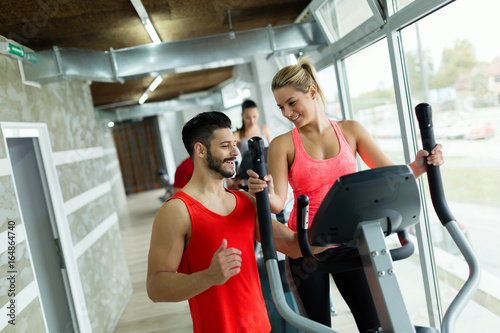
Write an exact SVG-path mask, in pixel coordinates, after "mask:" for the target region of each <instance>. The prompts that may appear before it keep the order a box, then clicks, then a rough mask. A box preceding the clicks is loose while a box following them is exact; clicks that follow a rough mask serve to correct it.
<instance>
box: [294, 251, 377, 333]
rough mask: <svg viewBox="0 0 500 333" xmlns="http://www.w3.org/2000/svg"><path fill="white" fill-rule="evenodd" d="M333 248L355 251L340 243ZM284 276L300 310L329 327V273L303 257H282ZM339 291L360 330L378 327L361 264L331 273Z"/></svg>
mask: <svg viewBox="0 0 500 333" xmlns="http://www.w3.org/2000/svg"><path fill="white" fill-rule="evenodd" d="M335 250H336V252H343V253H348V252H350V251H356V252H357V251H358V250H357V249H355V248H350V247H347V246H341V247H338V248H336V249H335ZM286 271H287V279H288V283H289V285H290V288H291V289H292V290H293V293H294V296H295V300H296V301H297V306H298V308H299V310H300V311H301V314H302V315H304V316H306V317H308V318H309V319H311V320H314V321H317V322H319V323H322V324H324V325H327V326H328V327H331V325H332V324H331V313H330V278H329V273H323V272H318V271H316V270H313V269H312V268H311V267H309V266H308V265H307V264H306V263H305V261H304V259H303V258H297V259H293V258H289V257H287V258H286ZM332 277H333V280H334V281H335V284H336V285H337V288H338V290H339V291H340V294H341V295H342V297H343V298H344V300H345V302H346V303H347V305H348V306H349V308H350V310H351V312H352V314H353V317H354V320H355V321H356V325H357V326H358V329H359V331H360V332H365V331H368V330H370V329H376V328H378V327H380V322H379V320H378V316H377V312H376V309H375V305H374V303H373V299H372V296H371V293H370V288H369V286H368V281H367V280H366V276H365V272H364V270H363V268H362V267H361V268H359V269H355V270H350V271H346V272H342V273H334V274H332Z"/></svg>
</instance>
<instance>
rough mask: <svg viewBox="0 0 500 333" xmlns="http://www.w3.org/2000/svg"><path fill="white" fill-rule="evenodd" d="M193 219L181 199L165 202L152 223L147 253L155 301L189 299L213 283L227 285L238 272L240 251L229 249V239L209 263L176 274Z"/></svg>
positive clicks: (150, 288) (149, 287) (151, 295)
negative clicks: (201, 267)
mask: <svg viewBox="0 0 500 333" xmlns="http://www.w3.org/2000/svg"><path fill="white" fill-rule="evenodd" d="M190 231H191V219H190V217H189V213H188V211H187V209H186V206H185V205H184V203H183V202H182V201H181V200H176V199H173V200H170V201H168V202H167V203H165V204H164V205H163V206H162V208H161V209H160V211H159V212H158V214H157V215H156V218H155V221H154V223H153V230H152V233H151V243H150V248H149V256H148V276H147V282H146V287H147V292H148V296H149V298H150V299H151V300H152V301H153V302H178V301H183V300H187V299H190V298H192V297H194V296H196V295H198V294H200V293H202V292H203V291H205V290H207V289H208V288H210V287H212V286H214V285H220V284H224V283H225V282H226V281H227V280H228V279H229V278H231V277H232V276H234V275H236V274H238V273H239V272H240V267H241V257H240V255H241V252H240V251H239V250H238V249H235V248H229V249H227V241H226V240H225V239H224V240H221V243H222V244H221V246H220V247H219V249H218V250H217V251H216V252H215V254H214V256H213V258H212V262H211V263H210V266H209V267H208V268H207V269H206V270H203V271H200V272H196V273H193V274H182V273H177V269H178V268H179V264H180V262H181V259H182V254H183V253H184V249H185V247H187V243H186V240H187V239H188V235H190Z"/></svg>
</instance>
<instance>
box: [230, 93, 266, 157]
mask: <svg viewBox="0 0 500 333" xmlns="http://www.w3.org/2000/svg"><path fill="white" fill-rule="evenodd" d="M241 110H242V111H241V119H242V123H243V124H242V125H241V128H240V129H238V130H236V131H235V132H234V133H233V134H234V137H235V139H236V145H237V146H238V148H239V149H240V152H241V155H242V156H243V154H245V152H246V151H247V150H248V139H250V138H252V137H254V136H258V137H261V138H263V139H264V143H265V145H266V147H267V146H268V145H269V142H271V133H270V132H269V128H268V127H267V126H266V125H260V126H259V109H258V108H257V104H255V102H254V101H252V100H249V99H247V100H246V101H244V102H243V104H242V105H241Z"/></svg>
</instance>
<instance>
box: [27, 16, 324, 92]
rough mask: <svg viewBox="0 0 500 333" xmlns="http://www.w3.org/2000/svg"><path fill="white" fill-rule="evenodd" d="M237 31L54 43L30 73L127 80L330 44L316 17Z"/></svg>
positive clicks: (43, 78)
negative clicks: (146, 40) (86, 45)
mask: <svg viewBox="0 0 500 333" xmlns="http://www.w3.org/2000/svg"><path fill="white" fill-rule="evenodd" d="M235 34H236V36H237V38H234V39H229V38H227V34H221V35H214V36H209V37H202V38H194V39H185V40H180V41H173V42H164V43H159V44H146V45H141V46H135V47H130V48H124V49H118V50H113V49H111V50H110V51H93V50H83V49H74V48H57V47H54V49H53V50H45V51H39V52H35V55H36V56H37V57H38V59H39V62H38V63H37V64H35V63H30V62H27V63H26V65H25V66H24V72H25V76H26V79H27V80H30V81H35V82H40V83H47V82H53V81H56V80H61V79H69V80H71V79H74V80H90V81H95V82H123V81H124V80H130V79H137V78H143V77H149V76H156V75H162V74H167V73H180V72H191V71H198V70H203V69H210V68H218V67H227V66H234V65H238V64H242V63H247V62H252V61H255V60H260V59H266V58H267V57H269V56H270V55H281V54H285V53H291V52H298V51H302V52H307V51H312V50H317V49H319V48H322V47H324V46H326V45H327V42H326V39H325V38H324V36H323V34H322V32H321V30H320V28H319V27H318V25H317V23H316V22H314V21H313V22H306V23H294V24H289V25H283V26H277V27H270V26H268V27H266V28H261V29H253V30H247V31H240V32H236V33H235ZM270 41H272V42H271V43H270ZM270 44H271V45H270Z"/></svg>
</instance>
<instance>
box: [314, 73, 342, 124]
mask: <svg viewBox="0 0 500 333" xmlns="http://www.w3.org/2000/svg"><path fill="white" fill-rule="evenodd" d="M317 74H318V81H319V85H320V87H321V89H322V91H323V95H325V99H326V101H325V104H326V107H325V113H326V115H327V116H328V118H330V119H334V120H342V119H343V117H342V110H341V108H340V103H339V93H338V89H337V81H336V80H335V68H334V67H333V65H331V66H328V67H326V68H323V69H321V70H318V73H317Z"/></svg>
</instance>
